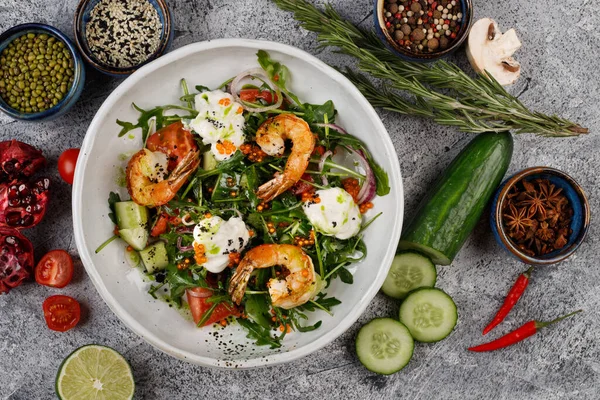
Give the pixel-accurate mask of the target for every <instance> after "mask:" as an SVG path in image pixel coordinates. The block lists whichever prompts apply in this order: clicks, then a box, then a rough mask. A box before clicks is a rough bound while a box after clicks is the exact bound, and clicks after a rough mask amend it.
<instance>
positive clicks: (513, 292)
mask: <svg viewBox="0 0 600 400" xmlns="http://www.w3.org/2000/svg"><path fill="white" fill-rule="evenodd" d="M532 271H533V267H531V268H529V269H528V270H527V271H525V272H523V273H522V274H521V275H519V277H518V278H517V280H516V281H515V284H514V285H513V287H512V288H511V289H510V291H509V292H508V294H507V295H506V298H505V299H504V304H502V307H500V309H499V310H498V312H497V313H496V316H495V317H494V319H493V320H492V322H490V323H489V324H488V326H486V327H485V329H484V330H483V334H484V335H486V334H487V333H488V332H489V331H491V330H492V329H494V328H495V327H496V326H498V324H500V322H502V321H504V318H506V316H507V315H508V313H509V312H510V310H512V309H513V307H514V306H515V304H517V302H518V301H519V299H520V298H521V296H522V295H523V292H524V291H525V289H526V288H527V285H529V278H530V277H531V272H532Z"/></svg>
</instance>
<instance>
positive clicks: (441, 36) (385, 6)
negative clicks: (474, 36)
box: [374, 0, 473, 62]
mask: <svg viewBox="0 0 600 400" xmlns="http://www.w3.org/2000/svg"><path fill="white" fill-rule="evenodd" d="M374 5H375V9H374V16H375V17H374V21H375V32H376V33H377V35H378V36H379V38H380V39H381V41H382V42H383V43H384V44H385V45H386V46H387V47H388V48H389V49H390V50H391V51H392V52H394V53H395V54H396V55H398V56H399V57H400V58H402V59H404V60H408V61H421V62H428V61H435V60H438V59H441V58H444V57H446V56H448V55H450V54H452V53H453V52H454V51H456V50H457V49H458V48H459V47H460V46H461V45H462V44H463V43H464V41H465V40H466V39H467V36H468V34H469V29H470V28H471V22H472V19H473V3H472V0H374Z"/></svg>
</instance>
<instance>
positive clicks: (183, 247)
mask: <svg viewBox="0 0 600 400" xmlns="http://www.w3.org/2000/svg"><path fill="white" fill-rule="evenodd" d="M182 239H183V238H182V237H181V236H179V237H178V238H177V249H178V250H179V251H181V252H184V251H191V250H194V246H182V245H181V241H182Z"/></svg>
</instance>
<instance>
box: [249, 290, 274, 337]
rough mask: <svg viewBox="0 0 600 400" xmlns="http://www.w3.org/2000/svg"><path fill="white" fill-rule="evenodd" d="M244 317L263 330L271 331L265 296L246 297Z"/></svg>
mask: <svg viewBox="0 0 600 400" xmlns="http://www.w3.org/2000/svg"><path fill="white" fill-rule="evenodd" d="M244 307H245V311H246V315H248V317H249V318H251V319H252V320H253V321H254V322H256V323H257V324H259V325H260V326H261V327H263V328H264V329H271V318H270V315H269V308H270V302H269V300H268V299H267V297H266V296H265V295H246V302H245V304H244Z"/></svg>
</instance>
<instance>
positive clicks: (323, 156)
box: [318, 150, 333, 186]
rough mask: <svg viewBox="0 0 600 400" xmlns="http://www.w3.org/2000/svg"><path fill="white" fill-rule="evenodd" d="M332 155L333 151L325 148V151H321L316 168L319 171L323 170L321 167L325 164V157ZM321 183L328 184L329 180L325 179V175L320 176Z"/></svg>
mask: <svg viewBox="0 0 600 400" xmlns="http://www.w3.org/2000/svg"><path fill="white" fill-rule="evenodd" d="M331 155H333V152H332V151H331V150H327V151H326V152H325V153H323V155H322V156H321V159H320V160H319V165H318V170H319V172H323V167H324V166H325V161H327V157H329V156H331ZM321 183H322V184H323V185H325V186H327V185H329V181H328V180H327V177H326V176H325V175H322V176H321Z"/></svg>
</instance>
